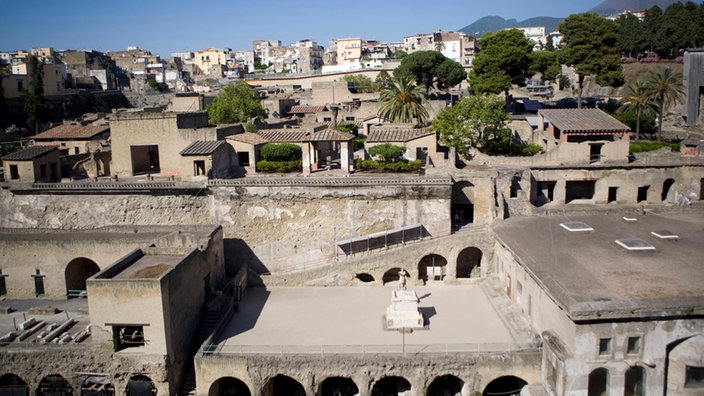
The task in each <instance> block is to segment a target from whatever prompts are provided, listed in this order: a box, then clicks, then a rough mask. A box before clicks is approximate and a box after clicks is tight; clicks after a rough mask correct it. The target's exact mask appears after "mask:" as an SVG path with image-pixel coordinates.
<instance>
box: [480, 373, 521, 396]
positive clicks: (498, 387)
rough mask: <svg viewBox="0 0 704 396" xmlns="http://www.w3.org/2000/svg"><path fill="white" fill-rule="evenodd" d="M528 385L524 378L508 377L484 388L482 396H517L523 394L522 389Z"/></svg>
mask: <svg viewBox="0 0 704 396" xmlns="http://www.w3.org/2000/svg"><path fill="white" fill-rule="evenodd" d="M527 384H528V383H527V382H526V381H525V380H523V378H519V377H515V376H513V375H506V376H503V377H499V378H496V379H495V380H493V381H491V382H489V384H488V385H487V386H486V388H484V392H482V396H492V395H504V396H517V395H520V394H521V389H523V387H524V386H526V385H527Z"/></svg>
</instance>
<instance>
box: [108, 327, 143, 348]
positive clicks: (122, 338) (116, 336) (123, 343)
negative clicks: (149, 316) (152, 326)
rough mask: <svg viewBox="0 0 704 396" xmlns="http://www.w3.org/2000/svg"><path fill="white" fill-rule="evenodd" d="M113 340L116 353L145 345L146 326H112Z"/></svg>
mask: <svg viewBox="0 0 704 396" xmlns="http://www.w3.org/2000/svg"><path fill="white" fill-rule="evenodd" d="M112 339H113V344H114V346H115V351H121V350H123V349H126V348H136V347H140V346H144V345H145V340H144V325H140V324H124V325H113V326H112Z"/></svg>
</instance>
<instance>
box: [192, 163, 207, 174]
mask: <svg viewBox="0 0 704 396" xmlns="http://www.w3.org/2000/svg"><path fill="white" fill-rule="evenodd" d="M201 175H205V161H204V160H196V161H193V176H201Z"/></svg>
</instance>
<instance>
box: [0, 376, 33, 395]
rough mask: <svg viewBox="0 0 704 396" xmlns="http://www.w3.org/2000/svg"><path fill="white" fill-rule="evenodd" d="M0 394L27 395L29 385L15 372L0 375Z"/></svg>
mask: <svg viewBox="0 0 704 396" xmlns="http://www.w3.org/2000/svg"><path fill="white" fill-rule="evenodd" d="M0 396H29V385H27V383H26V382H24V380H23V379H22V378H20V377H19V376H18V375H16V374H12V373H8V374H3V375H2V376H0Z"/></svg>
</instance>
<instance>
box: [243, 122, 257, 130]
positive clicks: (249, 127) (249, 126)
mask: <svg viewBox="0 0 704 396" xmlns="http://www.w3.org/2000/svg"><path fill="white" fill-rule="evenodd" d="M244 130H245V132H257V131H258V130H259V129H258V128H257V126H256V125H254V124H252V123H251V122H248V123H247V125H245V126H244Z"/></svg>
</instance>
